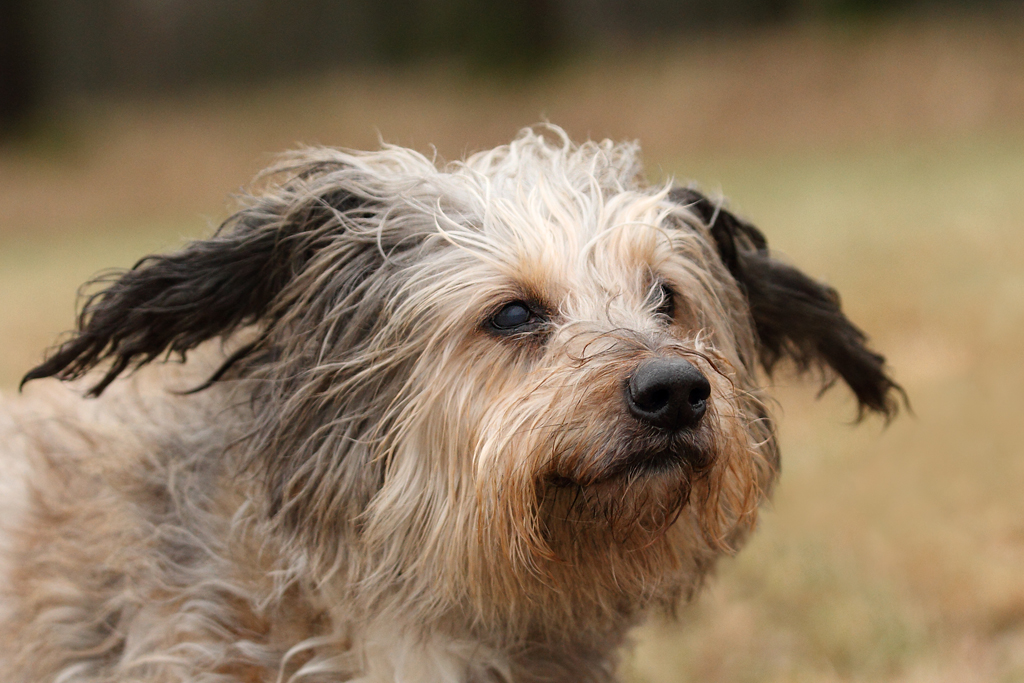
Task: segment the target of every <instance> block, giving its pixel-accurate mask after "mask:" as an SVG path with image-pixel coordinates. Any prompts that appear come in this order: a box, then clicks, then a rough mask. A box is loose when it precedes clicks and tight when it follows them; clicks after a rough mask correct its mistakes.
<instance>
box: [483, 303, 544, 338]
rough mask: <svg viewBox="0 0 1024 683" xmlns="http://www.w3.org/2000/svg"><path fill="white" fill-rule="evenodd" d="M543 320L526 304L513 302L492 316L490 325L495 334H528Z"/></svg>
mask: <svg viewBox="0 0 1024 683" xmlns="http://www.w3.org/2000/svg"><path fill="white" fill-rule="evenodd" d="M541 320H542V319H541V318H540V316H538V315H536V314H534V312H533V311H532V310H531V309H530V306H529V305H528V304H526V303H525V302H523V301H512V302H510V303H507V304H505V306H504V307H503V308H502V309H501V310H500V311H498V312H497V313H495V314H494V315H493V316H491V319H490V320H489V321H488V325H489V326H490V327H491V329H492V330H494V331H495V332H499V333H502V334H509V333H516V332H526V331H527V330H528V329H530V328H532V327H533V326H535V325H536V324H537V323H539V322H541Z"/></svg>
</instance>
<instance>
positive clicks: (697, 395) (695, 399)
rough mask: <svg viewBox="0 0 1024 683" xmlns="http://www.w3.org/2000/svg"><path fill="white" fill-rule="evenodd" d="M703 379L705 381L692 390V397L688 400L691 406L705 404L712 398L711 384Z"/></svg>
mask: <svg viewBox="0 0 1024 683" xmlns="http://www.w3.org/2000/svg"><path fill="white" fill-rule="evenodd" d="M701 379H702V380H704V381H703V382H698V383H697V386H695V387H693V389H691V390H690V396H689V397H688V398H689V401H690V405H692V406H695V405H697V404H698V403H704V402H705V401H707V400H708V397H709V396H711V384H710V383H709V382H708V381H707V379H705V378H704V377H701Z"/></svg>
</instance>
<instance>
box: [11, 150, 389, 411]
mask: <svg viewBox="0 0 1024 683" xmlns="http://www.w3.org/2000/svg"><path fill="white" fill-rule="evenodd" d="M327 166H330V164H323V163H321V164H318V165H317V168H315V169H314V168H305V169H301V173H297V174H295V175H293V177H292V180H291V181H290V182H291V185H290V186H289V185H288V184H286V185H285V186H283V187H282V188H280V189H279V190H278V191H277V192H274V193H272V194H268V195H266V196H264V197H262V198H260V199H257V200H256V201H255V202H254V203H253V204H252V205H251V206H249V207H247V208H244V209H242V210H240V211H239V212H238V213H236V214H234V215H233V216H231V217H230V218H229V219H228V220H227V221H225V222H224V224H223V225H221V227H220V229H219V230H218V231H217V233H216V234H215V235H214V236H213V237H212V238H210V239H206V240H199V241H195V242H192V243H191V244H189V245H188V246H186V247H185V248H183V249H181V250H180V251H177V252H175V253H172V254H167V255H156V256H147V257H145V258H143V259H142V260H141V261H139V262H138V263H136V264H135V266H134V267H133V268H132V269H131V270H128V271H127V272H123V273H118V274H115V275H113V276H109V275H108V276H104V277H100V278H98V279H96V280H94V281H93V282H92V283H90V284H93V285H95V284H100V285H105V286H106V287H105V289H103V290H102V291H99V292H97V293H95V294H93V295H91V296H89V297H88V298H87V299H86V301H85V304H84V306H83V308H82V311H81V313H80V315H79V318H78V330H77V332H76V333H75V335H74V336H73V337H72V338H71V339H70V340H68V341H67V342H65V343H63V344H62V345H61V346H60V347H59V348H58V349H57V350H56V351H55V352H54V353H53V354H52V355H51V356H50V357H49V358H47V359H46V361H45V362H43V363H42V364H40V365H39V366H37V367H35V368H33V369H32V370H30V371H29V372H28V374H26V375H25V377H24V378H23V379H22V385H24V384H25V383H26V382H29V381H31V380H34V379H40V378H43V377H56V378H58V379H62V380H71V379H77V378H79V377H81V376H83V375H85V374H86V373H87V372H89V371H90V370H91V369H93V368H95V367H97V366H98V365H101V364H103V363H105V362H107V361H109V362H110V365H109V367H108V368H107V369H106V371H105V374H104V375H103V377H102V378H101V379H100V380H99V381H98V382H97V383H96V384H94V385H93V386H92V387H91V388H90V389H89V391H88V394H89V395H91V396H99V395H100V394H101V393H102V392H103V391H104V389H106V388H107V387H108V386H109V385H110V383H111V382H113V381H114V380H115V379H116V378H117V377H118V376H119V375H121V374H122V373H123V372H125V371H126V370H132V369H135V368H138V367H140V366H142V365H145V364H147V363H149V362H151V361H153V360H156V359H157V358H159V357H161V356H163V355H165V354H169V355H175V354H176V355H178V356H179V357H181V358H182V359H184V357H185V354H186V353H187V352H188V351H190V350H192V349H194V348H195V347H197V346H198V345H199V344H201V343H202V342H204V341H206V340H208V339H213V338H216V337H227V336H228V335H230V334H231V333H232V332H234V331H236V330H238V329H240V328H242V327H245V326H247V325H251V324H253V323H256V322H258V321H259V322H267V321H265V316H266V315H267V314H268V311H269V310H270V309H271V304H272V302H273V301H274V300H275V298H276V297H277V296H278V294H279V293H280V292H281V291H282V289H283V288H284V287H285V286H286V285H287V283H288V282H289V281H290V280H291V279H292V278H293V277H294V276H295V275H296V274H297V273H299V272H300V271H301V270H302V269H303V267H304V266H305V264H306V262H307V261H308V260H309V259H310V258H311V257H312V255H313V254H314V253H315V252H316V250H317V249H318V246H319V245H320V244H321V243H323V242H324V241H325V240H329V239H330V238H331V234H332V233H337V232H338V231H339V230H341V223H342V222H343V220H344V216H345V215H346V214H350V213H351V212H358V211H361V210H366V209H364V208H363V207H366V206H368V205H369V204H370V203H372V202H370V200H368V199H365V198H359V197H355V196H353V195H352V194H351V193H347V192H339V191H337V188H336V187H335V188H334V189H333V191H332V192H329V193H321V194H317V193H316V192H310V191H309V184H308V183H307V182H306V181H308V179H309V176H310V175H312V174H316V173H325V172H329V171H330V170H331V169H330V168H327ZM258 345H259V341H257V342H254V343H250V344H248V345H246V346H244V347H243V348H241V349H239V350H238V351H237V352H236V353H234V354H233V355H232V356H231V357H230V358H228V359H227V361H226V362H225V363H224V365H222V366H221V368H220V369H219V370H218V371H217V372H216V373H215V375H214V376H213V377H212V378H211V379H210V381H209V382H207V384H204V385H203V386H204V387H205V386H208V385H209V384H210V383H212V382H213V381H215V380H216V379H218V378H219V377H220V376H221V375H222V374H223V373H224V372H225V371H226V370H227V369H228V367H230V366H231V365H233V364H234V363H236V362H237V361H239V360H241V359H242V358H243V357H245V356H246V355H248V354H249V353H251V352H253V351H254V349H255V348H256V347H257V346H258Z"/></svg>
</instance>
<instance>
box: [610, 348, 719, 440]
mask: <svg viewBox="0 0 1024 683" xmlns="http://www.w3.org/2000/svg"><path fill="white" fill-rule="evenodd" d="M710 395H711V384H710V383H709V382H708V380H707V378H706V377H705V376H704V375H703V374H702V373H701V371H700V370H698V369H697V367H696V366H694V365H693V363H690V362H689V361H687V360H683V359H681V358H674V359H667V358H658V359H654V360H649V361H647V362H645V363H643V364H641V365H640V367H638V368H637V369H636V371H635V372H634V373H633V376H632V377H630V378H629V381H628V383H627V384H626V404H627V405H628V406H629V412H630V413H632V415H633V417H635V418H636V419H638V420H640V421H642V422H646V423H648V424H650V425H653V426H655V427H658V428H659V429H664V430H666V431H672V432H674V431H679V430H683V429H692V428H693V427H696V426H697V425H698V424H699V423H700V420H701V418H702V417H704V413H705V412H707V400H708V397H709V396H710Z"/></svg>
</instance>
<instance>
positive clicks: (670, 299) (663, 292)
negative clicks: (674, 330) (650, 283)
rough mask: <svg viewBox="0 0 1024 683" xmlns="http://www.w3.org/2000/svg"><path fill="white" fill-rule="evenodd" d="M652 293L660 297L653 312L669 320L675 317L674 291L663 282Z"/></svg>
mask: <svg viewBox="0 0 1024 683" xmlns="http://www.w3.org/2000/svg"><path fill="white" fill-rule="evenodd" d="M654 291H655V293H656V295H658V296H659V297H660V299H659V303H658V309H657V311H655V312H656V313H657V314H658V315H663V316H665V317H666V318H668V319H669V320H673V319H674V318H675V317H676V293H675V291H674V290H673V289H672V288H671V287H669V286H668V285H667V284H665V283H664V282H662V283H661V284H660V285H659V286H658V287H657V288H656V289H655V290H654Z"/></svg>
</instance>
